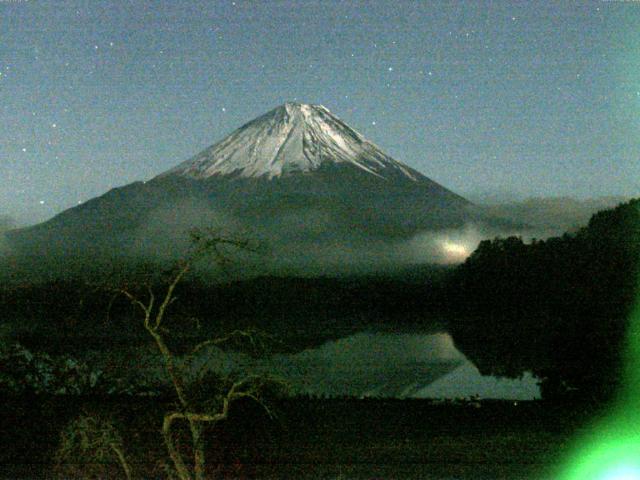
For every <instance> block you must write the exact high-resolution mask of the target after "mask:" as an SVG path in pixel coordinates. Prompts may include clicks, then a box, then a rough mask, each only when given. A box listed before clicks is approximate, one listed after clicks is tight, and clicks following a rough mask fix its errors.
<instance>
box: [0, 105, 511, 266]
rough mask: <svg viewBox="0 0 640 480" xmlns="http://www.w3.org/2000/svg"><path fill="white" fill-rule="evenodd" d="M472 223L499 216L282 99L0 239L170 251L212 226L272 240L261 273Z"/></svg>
mask: <svg viewBox="0 0 640 480" xmlns="http://www.w3.org/2000/svg"><path fill="white" fill-rule="evenodd" d="M469 223H474V224H478V223H484V224H492V225H498V224H500V221H499V220H496V219H494V218H492V217H490V216H489V215H486V214H483V213H482V212H481V211H479V210H478V209H477V208H474V207H473V206H472V205H471V203H470V202H468V201H467V200H465V199H464V198H462V197H461V196H459V195H457V194H455V193H453V192H451V191H450V190H448V189H446V188H445V187H443V186H441V185H439V184H438V183H436V182H434V181H433V180H430V179H429V178H427V177H426V176H424V175H423V174H421V173H420V172H418V171H416V170H414V169H413V168H411V167H409V166H407V165H405V164H403V163H401V162H399V161H397V160H394V159H393V158H391V157H390V156H388V155H387V154H385V153H384V152H383V151H381V150H380V149H379V148H378V147H377V146H376V145H374V144H373V143H372V142H370V141H369V140H367V139H366V138H364V136H363V135H361V134H360V133H358V132H357V131H355V130H354V129H352V128H351V127H349V126H348V125H347V124H345V123H344V122H343V121H342V120H340V119H339V118H338V117H336V116H335V115H333V114H332V113H331V112H329V110H327V109H326V108H325V107H323V106H321V105H307V104H300V103H286V104H284V105H282V106H279V107H277V108H275V109H273V110H271V111H269V112H267V113H266V114H264V115H262V116H260V117H258V118H256V119H255V120H253V121H251V122H249V123H247V124H245V125H244V126H242V127H240V128H238V129H237V130H236V131H234V132H233V133H231V134H230V135H229V136H227V137H225V138H224V139H222V140H221V141H219V142H218V143H215V144H214V145H212V146H211V147H209V148H207V149H205V150H204V151H202V152H200V153H198V154H197V155H195V156H194V157H192V158H190V159H188V160H186V161H184V162H182V163H180V164H178V165H177V166H176V167H174V168H172V169H170V170H168V171H166V172H164V173H161V174H160V175H158V176H156V177H155V178H153V179H151V180H149V181H145V182H135V183H132V184H130V185H126V186H124V187H120V188H115V189H113V190H110V191H109V192H107V193H105V194H104V195H102V196H100V197H97V198H94V199H92V200H90V201H88V202H85V203H84V204H81V205H78V206H76V207H74V208H71V209H69V210H66V211H64V212H62V213H60V214H59V215H57V216H55V217H54V218H52V219H50V220H49V221H46V222H44V223H41V224H38V225H35V226H33V227H29V228H25V229H21V230H16V231H13V232H10V233H9V234H8V235H7V240H8V243H9V244H10V246H11V248H12V252H13V254H14V255H16V256H17V257H21V258H27V257H32V258H33V257H35V258H41V257H42V256H47V257H49V258H56V259H58V260H57V262H60V259H63V260H64V259H66V260H73V262H75V263H78V262H79V263H80V264H82V263H83V262H97V261H98V259H99V258H107V259H108V260H107V261H112V260H113V259H114V258H139V257H140V256H142V257H152V258H153V257H167V256H170V257H175V256H179V255H180V253H181V252H183V251H184V249H185V248H186V246H187V238H188V235H187V234H186V232H187V231H188V230H189V229H191V228H193V227H204V226H209V227H214V228H217V229H219V230H223V231H225V232H229V233H232V234H236V233H238V234H241V235H243V236H248V237H251V238H255V239H257V240H259V241H260V242H262V243H264V244H266V245H267V246H269V252H271V253H270V254H269V255H267V258H263V259H262V260H261V265H262V267H265V265H266V267H267V270H269V271H272V270H273V268H275V269H276V270H277V269H278V268H280V267H282V268H284V269H285V270H287V271H289V270H294V271H301V270H305V269H311V270H314V271H316V272H327V271H328V270H331V269H333V268H337V269H345V268H347V269H348V268H351V267H354V266H358V267H362V268H364V269H366V270H369V271H371V270H376V269H378V268H387V267H390V266H392V265H400V264H411V263H415V259H414V258H413V257H412V255H411V254H409V253H407V250H406V248H404V247H403V245H404V243H403V242H407V241H410V240H411V239H412V238H414V237H415V236H416V235H418V234H420V233H422V232H425V231H427V232H438V231H445V230H451V229H458V228H461V227H463V226H465V225H468V224H469ZM427 257H428V255H427ZM66 260H65V262H66ZM428 260H429V259H428V258H427V259H426V261H427V262H428ZM276 264H277V267H275V265H276Z"/></svg>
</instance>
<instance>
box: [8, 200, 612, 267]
mask: <svg viewBox="0 0 640 480" xmlns="http://www.w3.org/2000/svg"><path fill="white" fill-rule="evenodd" d="M620 200H621V199H620V198H618V197H607V198H600V199H589V200H575V199H567V198H546V199H545V198H542V199H529V200H526V201H519V202H511V203H502V204H492V205H486V206H478V205H476V206H474V207H473V208H474V209H476V210H477V211H479V212H482V214H483V215H480V216H476V217H475V218H502V219H505V220H507V221H506V222H503V224H505V225H508V224H511V225H521V227H518V228H516V227H510V228H506V227H496V225H500V222H494V223H491V222H489V221H488V222H482V221H480V220H473V221H467V222H465V223H462V224H460V225H459V226H458V227H456V228H440V229H428V228H427V229H422V230H420V229H417V228H415V227H411V226H410V225H409V226H407V225H405V224H404V223H402V222H399V223H395V224H394V223H393V222H386V223H385V222H382V223H380V222H379V221H377V220H375V219H377V217H376V216H375V215H376V213H375V212H366V213H365V215H367V216H372V218H373V219H374V220H373V221H372V223H371V224H367V223H366V222H364V223H363V219H362V218H359V219H352V218H349V217H348V216H347V215H345V211H344V210H341V208H343V207H339V208H334V207H327V206H326V205H313V206H309V207H304V206H302V205H300V204H299V203H297V204H292V205H289V206H284V207H283V206H282V205H279V204H276V205H273V206H270V205H266V206H265V205H260V208H255V207H252V208H246V209H244V210H239V209H237V208H235V209H234V208H233V206H232V205H227V204H226V203H225V201H224V199H219V200H218V201H216V202H215V204H216V206H215V207H213V206H212V203H214V202H211V200H210V199H207V198H202V197H188V198H182V199H180V200H179V201H172V202H167V203H165V204H162V205H161V206H158V207H156V208H153V209H151V210H150V211H147V212H145V213H144V215H139V216H138V217H137V220H136V221H135V222H133V223H132V224H131V225H127V226H126V228H124V229H120V230H114V235H112V236H111V237H110V238H109V239H107V240H105V239H103V238H102V235H104V236H105V237H108V236H109V232H108V231H107V232H106V233H101V234H98V236H97V237H95V238H88V239H84V240H83V241H84V242H85V243H84V244H83V245H81V246H77V245H75V242H72V243H71V242H70V243H71V244H70V245H69V247H70V248H67V245H65V241H64V237H63V238H62V239H61V238H55V236H51V235H50V234H49V236H50V238H51V240H52V242H47V243H46V245H50V246H51V247H50V248H51V250H52V251H51V252H44V251H38V252H31V251H28V250H27V252H26V254H27V255H33V256H34V257H36V258H37V259H38V263H39V264H42V261H41V259H42V258H46V257H47V253H50V254H51V255H49V256H50V257H56V256H59V257H64V256H67V257H69V258H71V259H72V260H73V262H68V261H66V260H65V261H60V262H55V261H52V264H56V263H58V264H62V265H64V266H66V265H69V264H72V263H74V262H75V263H81V261H78V262H76V259H77V258H78V257H81V256H82V255H86V256H87V257H89V261H90V262H91V263H93V264H94V265H105V266H107V267H108V266H109V265H111V264H113V263H114V261H119V262H122V263H127V262H133V263H135V262H138V261H144V262H148V261H152V262H156V261H157V262H161V263H167V264H171V263H172V262H174V261H176V260H177V259H179V258H181V257H183V256H184V255H185V254H186V253H187V252H188V250H189V247H190V245H191V244H190V235H189V231H190V230H192V229H194V228H199V229H205V228H206V229H210V230H211V231H213V232H216V233H217V234H219V235H222V236H225V237H230V238H235V239H242V240H248V241H250V242H251V243H252V246H253V247H255V250H256V252H254V253H246V252H244V253H242V252H241V253H239V252H234V251H232V249H229V250H227V252H226V253H227V254H228V256H229V257H230V261H231V262H230V269H229V271H227V273H230V272H232V273H233V274H234V275H236V276H245V277H246V276H257V275H265V274H278V275H305V276H317V275H336V274H338V275H340V274H347V275H353V274H370V273H375V272H395V271H401V270H403V269H406V268H412V267H415V266H421V265H434V264H435V265H455V264H458V263H461V262H464V260H465V259H466V258H467V257H468V256H469V255H470V254H471V253H472V252H473V251H474V250H475V248H476V247H477V246H478V244H479V243H480V241H482V240H483V239H492V238H495V237H506V236H512V235H515V236H521V237H522V238H523V239H524V240H525V241H529V240H531V239H532V238H537V239H545V238H548V237H550V236H557V235H561V234H563V233H564V232H566V231H572V230H575V229H577V228H578V227H580V226H584V225H586V223H587V222H588V220H589V217H590V216H591V215H592V214H593V213H595V212H596V211H598V210H601V209H603V208H606V207H609V206H611V205H614V204H617V203H619V201H620ZM365 218H366V217H365ZM90 220H91V221H92V222H94V223H95V222H96V219H95V218H91V219H90ZM378 220H379V219H378ZM84 221H87V219H86V218H84V217H83V218H79V219H76V222H77V224H78V225H76V227H74V228H79V229H82V222H84ZM376 222H377V223H376ZM13 225H14V224H13V222H12V221H11V219H10V218H8V217H6V216H4V217H3V216H0V255H4V256H6V255H7V254H8V249H9V247H8V242H7V241H6V239H5V238H4V235H3V231H6V230H8V229H9V228H11V227H13ZM45 238H46V237H45ZM101 242H104V244H103V243H101ZM42 243H43V242H40V244H39V245H42ZM44 248H49V247H48V246H47V247H44ZM73 248H76V251H73ZM41 249H42V247H39V250H41ZM56 249H57V250H56ZM54 250H55V251H54ZM67 250H68V251H67ZM61 251H62V252H64V253H63V254H60V252H61ZM69 252H71V253H69ZM22 254H23V255H24V254H25V252H22ZM101 256H103V257H104V259H102V260H101V259H100V257H101ZM65 268H66V267H65ZM99 268H102V267H99ZM201 269H202V273H204V272H205V271H208V270H210V269H207V268H205V267H204V266H202V267H201ZM46 270H47V271H50V270H52V269H49V268H48V269H46Z"/></svg>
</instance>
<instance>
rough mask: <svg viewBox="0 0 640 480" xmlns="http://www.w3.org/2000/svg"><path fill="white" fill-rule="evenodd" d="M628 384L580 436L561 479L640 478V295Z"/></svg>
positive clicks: (629, 344)
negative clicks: (604, 414)
mask: <svg viewBox="0 0 640 480" xmlns="http://www.w3.org/2000/svg"><path fill="white" fill-rule="evenodd" d="M624 361H625V362H624V365H625V366H624V373H623V374H624V383H623V385H624V387H623V389H622V391H621V392H620V393H619V394H618V398H617V400H616V402H615V404H614V406H613V408H612V409H611V411H610V412H609V413H608V414H607V416H606V418H604V419H601V420H599V421H596V422H594V424H593V425H592V426H591V427H590V428H589V429H588V430H587V432H586V434H585V435H584V436H583V437H582V438H580V439H578V443H577V445H576V448H575V449H574V454H573V456H572V457H571V458H569V461H568V464H567V466H565V468H564V469H563V470H562V471H561V472H559V474H558V475H553V476H552V477H551V478H553V479H560V480H640V295H638V296H637V297H636V305H635V308H634V310H633V312H632V314H631V316H630V322H629V330H628V332H627V339H626V346H625V353H624Z"/></svg>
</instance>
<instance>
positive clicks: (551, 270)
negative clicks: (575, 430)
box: [448, 199, 640, 400]
mask: <svg viewBox="0 0 640 480" xmlns="http://www.w3.org/2000/svg"><path fill="white" fill-rule="evenodd" d="M639 260H640V199H636V200H632V201H630V202H628V203H624V204H621V205H619V206H618V207H616V208H615V209H612V210H606V211H602V212H599V213H597V214H595V215H593V217H592V218H591V220H590V221H589V224H588V225H587V226H586V227H584V228H582V229H580V230H579V231H578V232H576V233H575V234H571V235H569V234H565V235H563V236H562V237H556V238H549V239H548V240H545V241H542V240H533V241H532V242H531V243H529V244H525V243H524V242H523V240H522V239H521V238H517V237H509V238H496V239H494V240H486V241H483V242H481V243H480V245H479V246H478V248H477V249H476V251H474V252H473V254H472V255H471V256H470V257H469V258H468V259H467V261H466V262H465V263H464V264H463V265H461V266H460V267H458V268H457V270H456V272H455V274H454V275H453V277H452V279H451V281H450V283H449V287H448V291H449V292H450V294H451V296H452V298H455V300H454V301H451V302H450V306H451V314H450V316H449V317H450V324H449V329H450V332H451V333H452V335H453V337H454V339H455V343H456V345H457V346H458V348H459V349H461V350H462V351H463V352H464V353H465V354H466V355H467V356H468V357H469V358H470V359H471V360H472V361H473V362H474V363H475V364H476V365H477V366H478V368H479V369H480V371H481V372H482V373H483V374H494V375H501V376H506V377H518V376H520V375H521V374H522V373H523V372H525V371H531V372H532V373H533V374H534V375H536V376H537V377H538V378H540V379H541V392H542V395H543V397H546V398H566V397H571V398H583V399H591V400H606V399H610V398H611V395H612V394H613V393H614V391H615V389H616V388H617V386H618V385H619V383H620V380H621V375H620V372H621V369H620V368H621V361H622V352H623V350H624V339H625V332H626V330H627V327H628V323H629V314H630V311H631V308H632V306H633V302H634V299H635V295H636V292H637V287H638V285H637V280H638V273H639V268H638V266H639V264H640V261H639Z"/></svg>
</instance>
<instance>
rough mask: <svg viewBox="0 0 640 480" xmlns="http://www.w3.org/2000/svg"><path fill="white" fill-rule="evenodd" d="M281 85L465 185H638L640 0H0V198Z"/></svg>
mask: <svg viewBox="0 0 640 480" xmlns="http://www.w3.org/2000/svg"><path fill="white" fill-rule="evenodd" d="M285 101H299V102H303V103H319V104H323V105H325V106H326V107H327V108H329V109H330V110H331V111H332V112H333V113H334V114H336V115H337V116H338V117H340V118H342V119H343V120H344V121H346V122H347V123H348V124H349V125H351V126H352V127H354V128H355V129H356V130H358V131H360V132H361V133H363V134H364V135H365V136H367V137H368V138H369V139H370V140H371V141H373V142H374V143H376V144H377V145H378V146H380V147H381V148H382V149H383V150H384V151H386V152H387V153H389V154H390V155H391V156H393V157H394V158H396V159H397V160H400V161H402V162H405V163H407V164H408V165H410V166H412V167H414V168H416V169H418V170H420V171H421V172H423V173H424V174H425V175H427V176H429V177H430V178H432V179H434V180H436V181H438V182H440V183H441V184H443V185H445V186H446V187H448V188H450V189H452V190H454V191H456V192H458V193H461V194H463V195H468V194H476V195H477V194H480V193H488V194H498V195H513V196H517V197H524V196H557V195H572V196H577V197H592V196H600V195H630V196H637V195H638V194H639V192H640V2H635V1H597V0H594V1H586V2H570V1H557V2H551V1H540V2H537V1H531V2H520V1H518V2H502V1H485V2H480V1H476V0H474V1H468V2H462V1H460V2H444V1H442V2H440V1H439V2H432V3H431V2H426V1H424V2H418V1H416V2H408V1H407V2H382V1H378V2H373V1H363V2H355V1H344V2H338V1H328V0H323V1H306V0H305V1H260V2H258V1H244V0H235V1H231V0H229V1H227V0H224V1H222V0H221V1H197V0H190V1H175V0H171V1H168V0H167V1H156V0H154V1H138V0H131V1H124V0H112V1H108V0H101V1H96V0H87V1H61V0H52V1H45V0H0V112H1V116H2V128H0V214H10V215H12V216H13V217H15V218H16V219H17V220H18V221H19V222H21V223H28V222H34V221H38V220H43V219H46V218H48V217H50V216H52V215H53V214H55V213H58V212H60V211H62V210H64V209H65V208H68V207H71V206H74V205H76V204H78V202H82V201H86V200H88V199H90V198H92V197H94V196H97V195H99V194H102V193H104V192H105V191H107V190H108V189H110V188H112V187H115V186H121V185H124V184H127V183H130V182H133V181H136V180H144V179H148V178H150V177H152V176H154V175H157V174H158V173H161V172H163V171H164V170H166V169H168V168H170V167H172V166H174V165H175V164H177V163H179V162H181V161H183V160H185V159H187V158H188V157H190V156H192V155H194V154H195V153H197V152H199V151H200V150H202V149H203V148H205V147H207V146H209V145H211V144H213V143H215V142H216V141H218V140H220V139H221V138H223V137H224V136H226V135H227V134H228V133H230V132H231V131H232V130H234V129H235V128H237V127H239V126H240V125H242V124H243V123H246V122H247V121H249V120H251V119H253V118H254V117H256V116H258V115H260V114H262V113H264V112H266V111H268V110H270V109H272V108H274V107H276V106H277V105H279V104H282V103H284V102H285Z"/></svg>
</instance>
